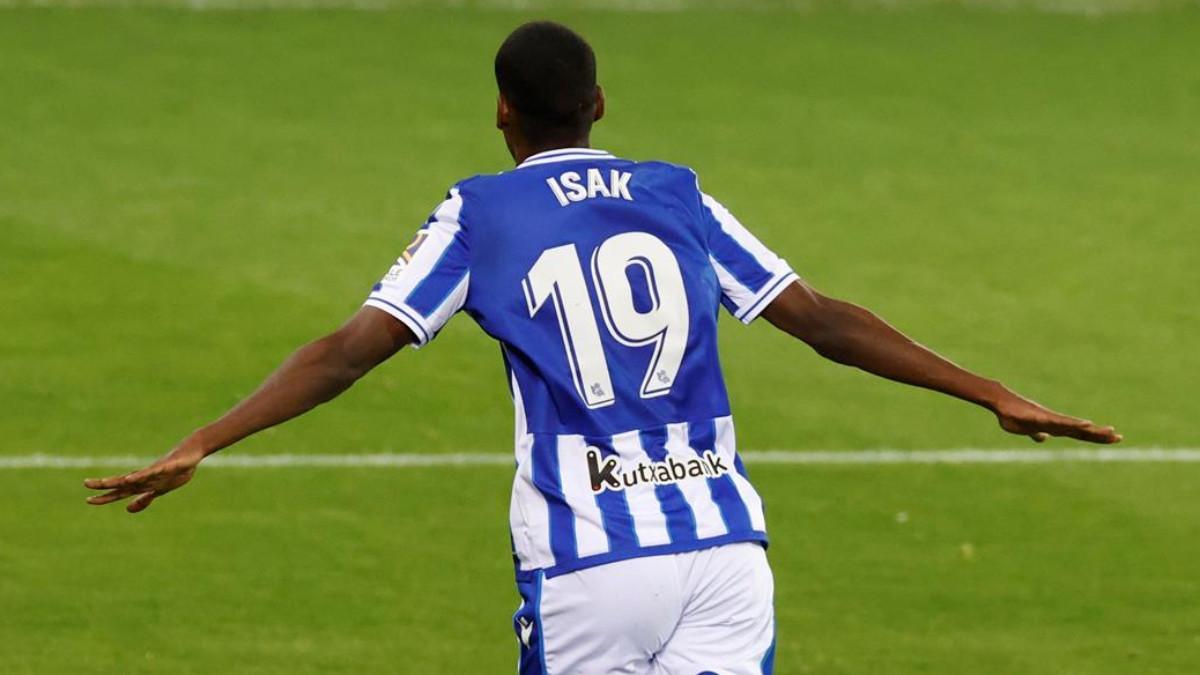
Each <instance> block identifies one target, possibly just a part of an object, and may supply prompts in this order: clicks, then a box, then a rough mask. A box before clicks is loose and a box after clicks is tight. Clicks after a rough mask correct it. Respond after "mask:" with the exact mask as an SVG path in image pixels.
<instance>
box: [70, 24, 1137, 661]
mask: <svg viewBox="0 0 1200 675" xmlns="http://www.w3.org/2000/svg"><path fill="white" fill-rule="evenodd" d="M495 73H496V82H497V84H498V85H499V90H500V94H499V99H498V101H497V106H496V126H497V128H499V129H500V131H501V132H502V133H503V135H504V141H505V143H506V145H507V146H508V150H509V152H510V153H511V155H512V157H513V159H514V161H515V162H516V164H517V166H516V168H515V169H513V170H511V171H507V172H504V173H500V174H497V175H484V176H476V177H474V178H469V179H467V180H464V181H461V182H459V183H457V184H456V185H454V186H453V187H451V188H450V191H449V193H448V194H447V195H446V198H445V200H444V201H443V202H442V203H441V204H440V205H439V206H438V207H437V208H436V209H435V210H434V211H433V214H432V215H431V216H430V217H429V219H428V220H427V221H426V222H425V224H424V226H422V227H421V228H420V230H419V231H418V232H417V235H416V238H415V239H414V240H413V242H412V243H411V244H410V245H409V246H408V247H407V248H406V249H404V251H403V253H402V254H401V255H400V257H399V259H398V260H396V262H395V263H394V264H393V265H392V266H391V269H390V270H389V271H388V272H387V274H386V275H385V276H384V277H383V279H382V280H381V281H380V282H379V283H377V284H375V287H374V288H373V289H372V290H371V292H370V295H369V296H368V297H367V299H366V303H365V305H364V307H363V308H362V309H360V310H359V311H358V312H357V313H356V314H355V315H354V316H353V317H351V318H350V320H349V321H348V322H347V323H346V324H345V325H344V326H342V327H341V328H340V329H338V330H337V331H335V332H334V333H332V334H330V335H327V336H325V337H323V338H320V339H319V340H316V341H315V342H312V343H310V344H308V345H306V346H304V347H302V348H301V349H300V350H299V351H297V352H296V353H295V354H293V355H292V356H291V358H289V359H288V360H287V361H286V362H284V364H283V365H282V366H280V367H279V369H278V370H277V371H276V372H275V373H274V374H273V375H271V376H270V377H269V378H267V380H266V381H265V382H264V383H263V384H262V386H261V387H260V388H259V389H258V390H257V391H255V392H254V393H253V394H252V395H251V396H250V397H249V398H247V399H246V400H244V401H242V402H241V403H239V404H238V405H237V406H235V407H234V408H233V409H232V410H230V411H229V412H228V413H226V414H225V415H224V416H223V417H221V418H220V419H218V420H217V421H215V422H213V423H211V424H209V425H207V426H205V427H203V428H201V429H199V430H197V431H196V432H194V433H192V434H191V435H190V436H188V437H187V438H186V439H184V440H183V441H182V442H181V443H180V444H179V445H178V446H177V447H176V448H175V449H173V450H172V451H171V452H170V453H168V454H167V455H166V456H165V457H163V458H162V459H160V460H158V461H157V462H155V463H154V464H152V465H150V466H149V467H147V468H145V469H142V470H140V471H135V472H132V473H129V474H125V475H121V476H114V477H111V478H104V479H89V480H87V481H86V482H85V485H86V486H87V487H89V488H92V489H96V490H107V492H105V493H104V494H100V495H97V496H93V497H91V498H90V499H89V500H88V501H89V502H90V503H92V504H109V503H112V502H116V501H118V500H122V499H125V498H127V497H132V498H133V500H132V502H130V504H129V506H128V510H129V511H130V512H131V513H137V512H139V511H142V510H144V509H146V508H147V507H149V506H150V504H151V503H152V502H153V501H154V500H155V499H158V498H159V497H161V496H163V495H165V494H167V493H169V492H171V491H173V490H175V489H177V488H179V487H181V486H182V485H184V484H185V483H187V482H188V481H189V480H191V478H192V476H193V475H194V474H195V472H196V468H197V467H198V466H199V464H200V462H201V460H203V459H204V458H205V457H207V456H209V455H211V454H213V453H215V452H217V451H218V450H221V449H222V448H226V447H228V446H230V445H233V444H234V443H236V442H237V441H239V440H241V439H243V438H245V437H247V436H249V435H250V434H253V433H255V432H257V431H260V430H262V429H266V428H268V427H271V426H273V425H276V424H279V423H281V422H283V421H285V420H287V419H290V418H292V417H295V416H297V415H300V414H302V413H304V412H305V411H307V410H309V409H311V408H313V407H314V406H317V405H319V404H321V403H324V402H326V401H328V400H330V399H332V398H334V397H335V396H337V395H338V394H340V393H341V392H343V391H345V390H346V389H347V388H348V387H350V386H351V385H352V384H353V383H354V382H355V381H356V380H358V379H359V378H361V377H362V376H364V375H366V374H367V372H369V371H370V370H371V369H372V368H373V367H375V366H376V365H378V364H379V363H381V362H383V361H384V360H386V359H388V358H389V357H391V356H392V355H393V354H395V353H396V352H398V351H399V350H400V349H402V348H403V347H405V346H407V345H413V346H414V348H417V347H420V346H423V345H425V344H427V343H428V342H430V341H431V340H433V339H434V338H435V337H436V336H437V334H438V331H439V330H441V328H442V326H443V325H445V323H446V322H447V321H449V320H450V318H451V317H453V316H454V315H455V314H456V313H458V312H459V311H460V310H462V311H465V312H466V313H467V314H469V315H470V316H471V317H472V318H474V319H475V321H476V323H478V324H479V326H480V327H481V328H482V329H483V330H484V331H485V332H487V333H488V334H489V335H491V336H492V337H493V338H495V339H496V340H497V341H498V342H499V343H500V346H501V348H502V352H503V358H504V363H505V366H506V369H507V372H508V378H509V383H510V387H511V392H512V399H513V403H514V406H515V408H516V476H515V479H514V481H513V486H512V506H511V509H510V511H509V523H510V527H511V533H512V545H513V557H514V561H515V566H516V579H517V586H518V589H519V592H520V594H521V597H522V600H523V602H522V603H521V607H520V609H519V610H518V611H517V613H516V615H515V616H514V617H513V628H514V631H515V632H516V635H517V638H518V640H519V643H520V656H519V666H518V668H519V672H520V673H522V674H525V675H528V674H533V673H541V674H549V675H580V674H592V673H597V674H598V673H665V674H672V675H674V674H678V675H697V673H700V674H701V675H703V674H704V673H720V674H721V675H750V674H752V673H753V674H756V675H758V674H762V673H770V672H772V669H773V661H774V613H773V609H772V596H773V581H772V576H771V571H770V568H769V567H768V565H767V558H766V555H765V552H764V549H765V547H766V542H767V534H766V523H765V522H764V520H763V510H762V500H761V499H760V498H759V495H758V494H757V492H755V489H754V487H753V486H752V485H751V483H750V481H749V480H748V478H747V474H746V469H745V467H744V466H743V464H742V462H741V460H740V459H739V457H738V453H737V443H736V440H735V436H734V423H733V419H732V417H731V416H730V412H729V401H728V400H727V397H726V392H725V385H724V382H723V380H722V376H721V368H720V364H719V361H718V356H717V316H718V313H719V309H720V307H722V306H723V307H724V308H725V309H726V310H727V311H728V312H729V313H730V314H732V315H733V316H734V317H735V318H736V319H737V320H739V321H741V322H742V323H746V324H748V323H751V322H752V321H754V319H756V318H757V317H759V316H760V315H761V316H763V317H764V318H766V320H767V321H768V322H769V323H771V324H772V325H774V326H775V327H776V328H779V329H780V330H783V331H785V332H787V333H790V334H791V335H793V336H795V337H796V338H799V339H800V340H802V341H803V342H805V343H807V344H808V345H809V346H810V347H812V348H813V349H814V350H816V352H817V353H819V354H820V355H822V356H824V357H826V358H828V359H832V360H834V361H837V362H838V363H843V364H846V365H851V366H855V367H858V368H861V369H863V370H865V371H867V372H870V373H874V374H876V375H879V376H882V377H885V378H888V379H891V380H895V381H898V382H903V383H906V384H910V385H915V386H918V387H925V388H928V389H933V390H935V391H939V392H942V393H945V394H948V395H950V396H954V397H957V398H960V399H963V400H964V401H968V402H971V403H974V404H976V405H979V406H982V407H984V408H987V409H988V410H990V411H992V412H993V413H994V414H995V415H996V417H997V418H998V420H999V423H1000V426H1001V427H1002V428H1003V429H1004V430H1005V431H1009V432H1012V433H1014V434H1021V435H1025V436H1029V437H1031V438H1032V439H1033V440H1035V441H1042V440H1045V439H1046V438H1047V437H1048V436H1069V437H1072V438H1076V439H1080V440H1085V441H1093V442H1098V443H1115V442H1117V441H1119V440H1120V439H1121V437H1120V436H1119V435H1118V434H1117V433H1116V432H1115V431H1114V430H1113V428H1112V427H1101V426H1097V425H1095V424H1092V423H1091V422H1089V421H1085V420H1081V419H1076V418H1073V417H1067V416H1065V415H1060V414H1058V413H1056V412H1053V411H1051V410H1047V409H1046V408H1044V407H1042V406H1040V405H1038V404H1037V403H1034V402H1033V401H1030V400H1028V399H1026V398H1023V397H1021V396H1019V395H1017V394H1015V393H1013V392H1012V391H1010V390H1008V389H1007V388H1005V387H1004V386H1003V385H1002V384H1000V383H999V382H996V381H994V380H989V379H985V378H982V377H980V376H977V375H974V374H972V373H970V372H968V371H966V370H964V369H962V368H960V367H958V366H957V365H955V364H953V363H951V362H949V361H947V360H946V359H943V358H941V357H940V356H938V355H937V354H935V353H933V352H932V351H930V350H928V349H926V348H925V347H922V346H921V345H919V344H917V343H916V342H914V341H912V340H910V339H909V338H907V337H905V336H904V335H902V334H901V333H899V332H897V331H896V330H895V329H894V328H892V327H891V326H889V325H888V324H887V323H885V322H884V321H882V320H881V319H879V318H878V317H876V316H875V315H874V314H872V313H871V312H869V311H867V310H865V309H863V308H861V307H858V306H855V305H852V304H849V303H847V302H843V301H840V300H835V299H832V298H829V297H826V296H824V295H822V294H821V293H818V292H817V291H815V290H813V289H812V288H811V287H810V286H808V285H807V284H806V283H805V282H804V281H802V280H800V279H799V278H797V276H796V274H795V273H794V272H793V271H792V269H791V268H790V267H789V266H788V264H787V263H786V262H784V260H783V259H781V258H780V257H779V256H777V255H776V254H775V253H774V252H772V251H771V249H769V248H767V246H765V245H764V244H763V243H762V242H760V241H759V240H758V239H757V238H755V236H754V235H753V234H751V233H750V231H749V230H747V229H746V227H744V226H743V225H742V223H740V222H739V221H738V220H737V218H736V217H734V215H733V214H732V213H730V212H729V210H728V209H726V208H725V207H724V206H723V205H722V204H721V203H720V202H718V201H717V200H716V199H714V198H713V197H711V196H709V195H708V194H707V193H705V192H703V191H702V189H701V187H700V184H699V182H698V180H697V177H696V175H695V173H693V172H692V171H691V170H690V169H688V168H686V167H682V166H678V165H674V164H667V163H665V162H640V161H633V160H629V159H623V158H620V157H617V156H614V155H612V154H609V153H608V152H605V151H604V150H597V149H592V148H591V147H590V143H589V136H590V131H591V128H592V124H593V122H595V121H598V120H600V119H601V118H602V117H603V116H604V96H603V93H602V91H601V89H600V87H599V86H597V84H596V63H595V56H594V54H593V52H592V49H591V48H590V47H589V46H588V44H587V43H586V42H585V41H584V40H583V38H581V37H580V36H579V35H577V34H575V33H574V32H572V31H571V30H569V29H568V28H566V27H564V26H561V25H558V24H554V23H547V22H536V23H529V24H525V25H523V26H521V27H519V28H517V29H516V30H515V31H514V32H513V33H512V34H511V35H509V36H508V38H507V39H506V40H505V41H504V43H503V45H501V47H500V50H499V53H497V55H496V61H495Z"/></svg>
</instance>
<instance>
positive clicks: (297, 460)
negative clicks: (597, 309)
mask: <svg viewBox="0 0 1200 675" xmlns="http://www.w3.org/2000/svg"><path fill="white" fill-rule="evenodd" d="M742 456H743V457H744V458H745V460H746V462H747V463H749V464H751V465H755V464H813V465H867V464H1060V463H1070V462H1086V463H1098V464H1107V463H1200V449H1198V448H1173V449H1164V448H1119V449H1118V448H1097V449H1092V448H1087V449H1074V450H1044V449H1036V448H1034V449H1028V450H981V449H959V450H847V451H826V450H758V451H755V450H751V451H747V452H744V453H742ZM150 461H151V458H149V457H134V456H129V455H126V456H112V457H69V456H64V455H46V454H33V455H16V456H0V469H88V468H127V469H132V468H136V467H141V466H145V465H146V464H147V463H148V462H150ZM481 465H482V466H510V467H511V466H512V465H513V457H512V455H508V454H501V453H451V454H437V455H434V454H398V453H375V454H351V455H293V454H280V455H237V454H232V455H223V456H219V457H213V458H212V459H210V460H208V461H207V462H205V466H213V467H227V468H245V469H260V468H286V467H348V468H355V467H393V468H403V467H423V466H481Z"/></svg>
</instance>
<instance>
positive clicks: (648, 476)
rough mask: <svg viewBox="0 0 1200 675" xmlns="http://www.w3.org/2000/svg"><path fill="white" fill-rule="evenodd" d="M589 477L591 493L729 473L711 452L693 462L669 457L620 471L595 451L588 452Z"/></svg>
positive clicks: (616, 462) (615, 462)
mask: <svg viewBox="0 0 1200 675" xmlns="http://www.w3.org/2000/svg"><path fill="white" fill-rule="evenodd" d="M587 462H588V475H589V476H590V478H591V481H592V492H596V493H599V492H603V491H605V490H624V489H625V488H631V487H634V486H635V485H643V484H647V483H649V484H653V485H666V484H670V483H678V482H679V481H681V480H686V479H688V478H701V477H703V478H717V477H720V476H724V475H725V474H727V473H729V467H728V466H727V465H726V464H725V460H724V458H722V457H720V456H718V455H717V454H716V453H715V452H713V451H712V450H706V451H705V452H704V454H703V455H700V456H699V457H695V458H688V459H677V458H675V457H670V456H668V457H667V458H666V459H664V460H663V461H661V462H638V463H637V464H635V465H633V466H632V467H630V468H622V467H621V462H620V460H618V459H617V458H616V457H609V458H607V459H601V457H600V453H599V452H598V451H596V450H594V449H589V450H588V452H587Z"/></svg>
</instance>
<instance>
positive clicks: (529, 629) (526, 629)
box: [517, 617, 533, 649]
mask: <svg viewBox="0 0 1200 675" xmlns="http://www.w3.org/2000/svg"><path fill="white" fill-rule="evenodd" d="M517 625H518V627H519V629H520V631H521V634H520V637H521V644H523V645H525V648H526V649H528V648H529V647H530V646H531V645H530V641H531V640H532V638H533V622H532V621H530V620H529V619H526V618H525V617H520V618H519V619H517Z"/></svg>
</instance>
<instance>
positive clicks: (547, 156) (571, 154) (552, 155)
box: [517, 148, 616, 169]
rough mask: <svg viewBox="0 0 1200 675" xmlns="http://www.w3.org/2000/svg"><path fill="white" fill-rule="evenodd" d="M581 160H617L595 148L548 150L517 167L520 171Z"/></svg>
mask: <svg viewBox="0 0 1200 675" xmlns="http://www.w3.org/2000/svg"><path fill="white" fill-rule="evenodd" d="M580 159H616V157H613V156H612V154H610V153H608V152H605V151H604V150H597V149H595V148H559V149H557V150H547V151H545V152H539V153H537V154H536V155H530V156H529V157H527V158H525V161H524V162H521V163H520V164H518V165H517V168H518V169H521V168H524V167H527V166H537V165H539V164H551V163H553V162H570V161H576V160H580Z"/></svg>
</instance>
